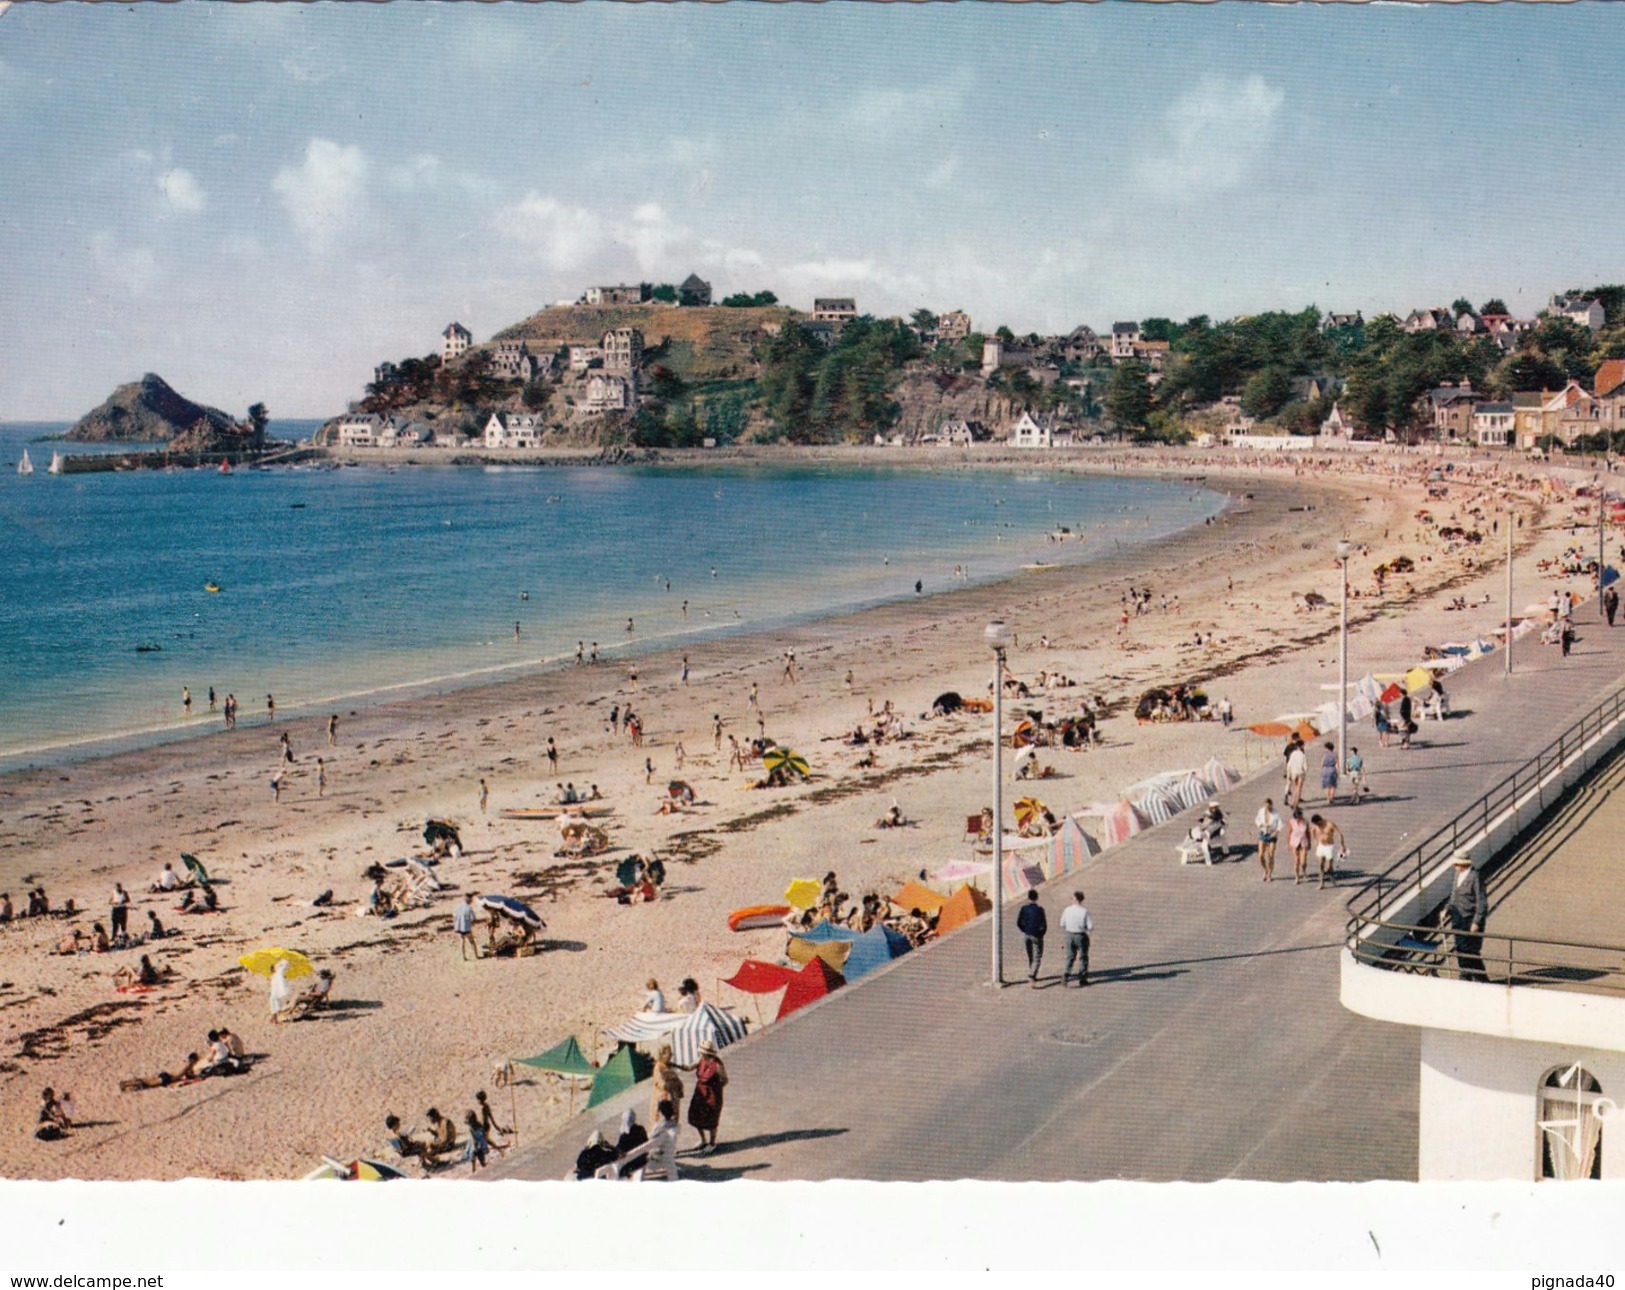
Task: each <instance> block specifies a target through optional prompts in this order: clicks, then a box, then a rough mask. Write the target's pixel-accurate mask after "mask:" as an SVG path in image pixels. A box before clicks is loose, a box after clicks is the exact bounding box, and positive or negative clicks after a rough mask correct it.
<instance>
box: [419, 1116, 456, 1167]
mask: <svg viewBox="0 0 1625 1290" xmlns="http://www.w3.org/2000/svg"><path fill="white" fill-rule="evenodd" d="M427 1118H428V1121H429V1141H428V1142H427V1143H426V1144H425V1146H424V1151H423V1161H424V1163H425V1164H431V1165H433V1164H439V1163H440V1158H441V1157H442V1156H449V1155H451V1154H452V1153H453V1152H455V1151H456V1150H457V1126H456V1125H455V1124H453V1123H452V1121H451V1118H450V1117H449V1116H445V1115H441V1114H440V1112H439V1111H437V1110H436V1109H435V1108H434V1107H432V1106H431V1107H430V1108H429V1112H428V1117H427Z"/></svg>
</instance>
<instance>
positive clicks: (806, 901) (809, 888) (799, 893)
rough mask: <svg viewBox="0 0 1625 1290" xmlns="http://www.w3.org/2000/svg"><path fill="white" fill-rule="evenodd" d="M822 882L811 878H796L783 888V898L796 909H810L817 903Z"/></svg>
mask: <svg viewBox="0 0 1625 1290" xmlns="http://www.w3.org/2000/svg"><path fill="white" fill-rule="evenodd" d="M823 890H824V884H823V883H821V882H815V881H814V880H813V879H811V878H797V879H796V880H795V881H794V882H792V883H791V884H790V885H789V886H788V887H786V888H785V889H784V898H785V900H786V901H788V902H789V903H790V904H791V905H792V906H793V907H794V908H796V909H811V908H812V907H813V906H814V905H816V904H817V903H818V897H819V895H820V893H822V892H823Z"/></svg>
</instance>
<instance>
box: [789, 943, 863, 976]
mask: <svg viewBox="0 0 1625 1290" xmlns="http://www.w3.org/2000/svg"><path fill="white" fill-rule="evenodd" d="M851 952H852V942H851V941H834V940H829V941H819V940H809V939H808V938H807V937H805V936H792V937H791V938H790V942H789V944H788V945H786V946H785V947H784V956H785V958H787V959H789V960H790V961H791V962H792V963H803V964H805V963H807V962H809V961H811V960H812V959H815V958H819V959H823V960H824V962H826V963H828V964H829V965H830V967H832V968H834V969H835V970H836V971H837V972H839V971H840V970H841V969H842V968H843V967H845V966H846V956H847V955H848V954H850V953H851Z"/></svg>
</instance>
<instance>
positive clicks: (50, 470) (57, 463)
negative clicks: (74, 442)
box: [45, 452, 62, 475]
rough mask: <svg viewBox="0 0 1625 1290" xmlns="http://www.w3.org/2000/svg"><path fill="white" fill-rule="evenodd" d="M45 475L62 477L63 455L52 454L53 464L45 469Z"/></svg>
mask: <svg viewBox="0 0 1625 1290" xmlns="http://www.w3.org/2000/svg"><path fill="white" fill-rule="evenodd" d="M45 473H46V474H47V475H60V474H61V473H62V454H61V453H59V452H53V453H52V454H51V464H50V465H49V466H47V467H46V468H45Z"/></svg>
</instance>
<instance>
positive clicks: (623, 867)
mask: <svg viewBox="0 0 1625 1290" xmlns="http://www.w3.org/2000/svg"><path fill="white" fill-rule="evenodd" d="M637 880H638V858H637V857H636V856H627V857H626V859H624V860H622V861H621V862H620V864H618V865H616V866H615V881H616V882H617V883H619V884H620V885H621V886H623V887H630V886H631V885H632V884H633V883H635V882H636V881H637Z"/></svg>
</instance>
